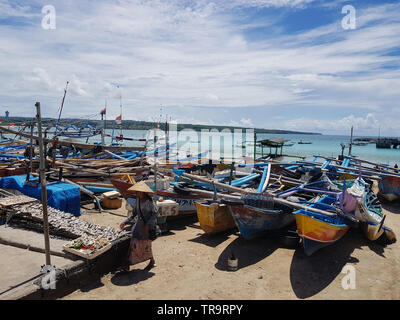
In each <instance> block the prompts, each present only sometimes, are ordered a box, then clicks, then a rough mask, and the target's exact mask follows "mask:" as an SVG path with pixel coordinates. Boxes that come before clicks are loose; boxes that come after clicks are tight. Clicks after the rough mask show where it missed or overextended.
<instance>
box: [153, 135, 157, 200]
mask: <svg viewBox="0 0 400 320" xmlns="http://www.w3.org/2000/svg"><path fill="white" fill-rule="evenodd" d="M156 149H157V129H154V199H155V201H156V203H157V154H158V152H156Z"/></svg>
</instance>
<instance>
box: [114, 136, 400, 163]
mask: <svg viewBox="0 0 400 320" xmlns="http://www.w3.org/2000/svg"><path fill="white" fill-rule="evenodd" d="M109 133H110V134H111V131H110V132H109ZM118 133H119V131H118ZM123 134H124V136H125V137H130V138H135V139H142V138H145V137H146V134H147V131H145V130H124V131H123ZM163 134H164V133H163V132H162V133H160V136H162V135H163ZM150 138H151V139H152V138H153V135H152V133H150ZM268 138H284V139H288V140H290V141H289V142H288V143H294V145H293V146H292V147H283V154H286V155H296V156H302V157H306V158H307V159H312V158H313V156H314V155H318V154H319V155H321V156H325V157H337V155H339V154H341V146H340V144H341V143H343V144H345V145H348V144H349V142H350V137H349V136H333V135H299V134H287V135H282V134H257V140H258V141H259V140H263V139H268ZM354 138H357V137H354ZM187 140H189V141H188V142H186V141H187ZM253 140H254V138H253V135H252V134H248V135H247V136H246V134H245V133H244V132H243V134H236V135H233V134H224V133H221V132H215V133H214V132H213V133H207V134H202V133H199V132H197V133H195V132H186V133H185V132H180V133H179V134H178V137H176V134H175V135H173V136H172V137H170V142H171V143H172V142H176V141H178V148H179V151H181V156H184V155H186V154H188V153H190V154H196V153H201V152H204V151H211V153H212V154H213V156H212V157H211V158H213V159H217V158H219V157H224V158H225V159H231V158H234V159H240V158H241V156H242V155H247V156H253V153H254V146H253V144H252V143H253ZM300 140H302V141H309V142H312V144H298V142H299V141H300ZM245 141H247V142H249V143H246V148H241V147H240V146H241V145H242V144H243V143H245ZM125 144H126V145H137V146H143V145H144V143H143V142H132V141H125ZM264 150H265V152H267V153H268V152H269V148H265V149H264ZM257 152H261V149H260V148H258V149H257ZM344 154H345V155H347V154H348V148H346V149H345V152H344ZM352 154H353V155H354V156H358V157H360V158H361V159H365V160H369V161H373V162H379V163H388V164H391V165H394V164H395V163H397V164H399V165H400V150H399V149H377V148H376V146H375V144H374V143H371V144H368V145H366V146H353V150H352ZM232 155H233V156H232ZM293 160H295V159H294V158H293ZM320 161H321V160H320Z"/></svg>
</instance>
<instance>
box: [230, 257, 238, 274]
mask: <svg viewBox="0 0 400 320" xmlns="http://www.w3.org/2000/svg"><path fill="white" fill-rule="evenodd" d="M237 269H238V259H234V260H231V259H228V270H229V271H236V270H237Z"/></svg>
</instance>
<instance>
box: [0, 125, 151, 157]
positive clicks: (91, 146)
mask: <svg viewBox="0 0 400 320" xmlns="http://www.w3.org/2000/svg"><path fill="white" fill-rule="evenodd" d="M0 130H1V131H3V132H5V133H11V134H15V135H17V136H21V137H24V138H27V139H30V138H31V135H30V134H28V133H23V132H20V131H16V130H12V129H10V128H7V127H4V126H0ZM32 138H33V140H38V139H39V137H37V136H32ZM53 140H54V139H49V138H43V142H44V143H52V142H53ZM57 143H58V145H64V146H71V145H74V146H75V147H76V148H77V149H82V150H97V149H100V150H109V151H122V152H123V151H143V150H144V148H143V147H134V146H132V147H127V146H106V145H99V144H88V143H79V142H75V141H67V140H61V139H60V140H58V142H57Z"/></svg>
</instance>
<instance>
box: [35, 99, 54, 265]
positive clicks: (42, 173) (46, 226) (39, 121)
mask: <svg viewBox="0 0 400 320" xmlns="http://www.w3.org/2000/svg"><path fill="white" fill-rule="evenodd" d="M35 107H36V118H37V124H38V136H39V155H40V157H39V158H40V169H39V174H40V183H41V187H42V206H43V233H44V245H45V253H46V265H48V266H49V265H51V261H50V238H49V220H48V216H47V188H46V174H45V173H46V153H45V151H44V148H43V137H42V116H41V114H40V102H36V104H35Z"/></svg>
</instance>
